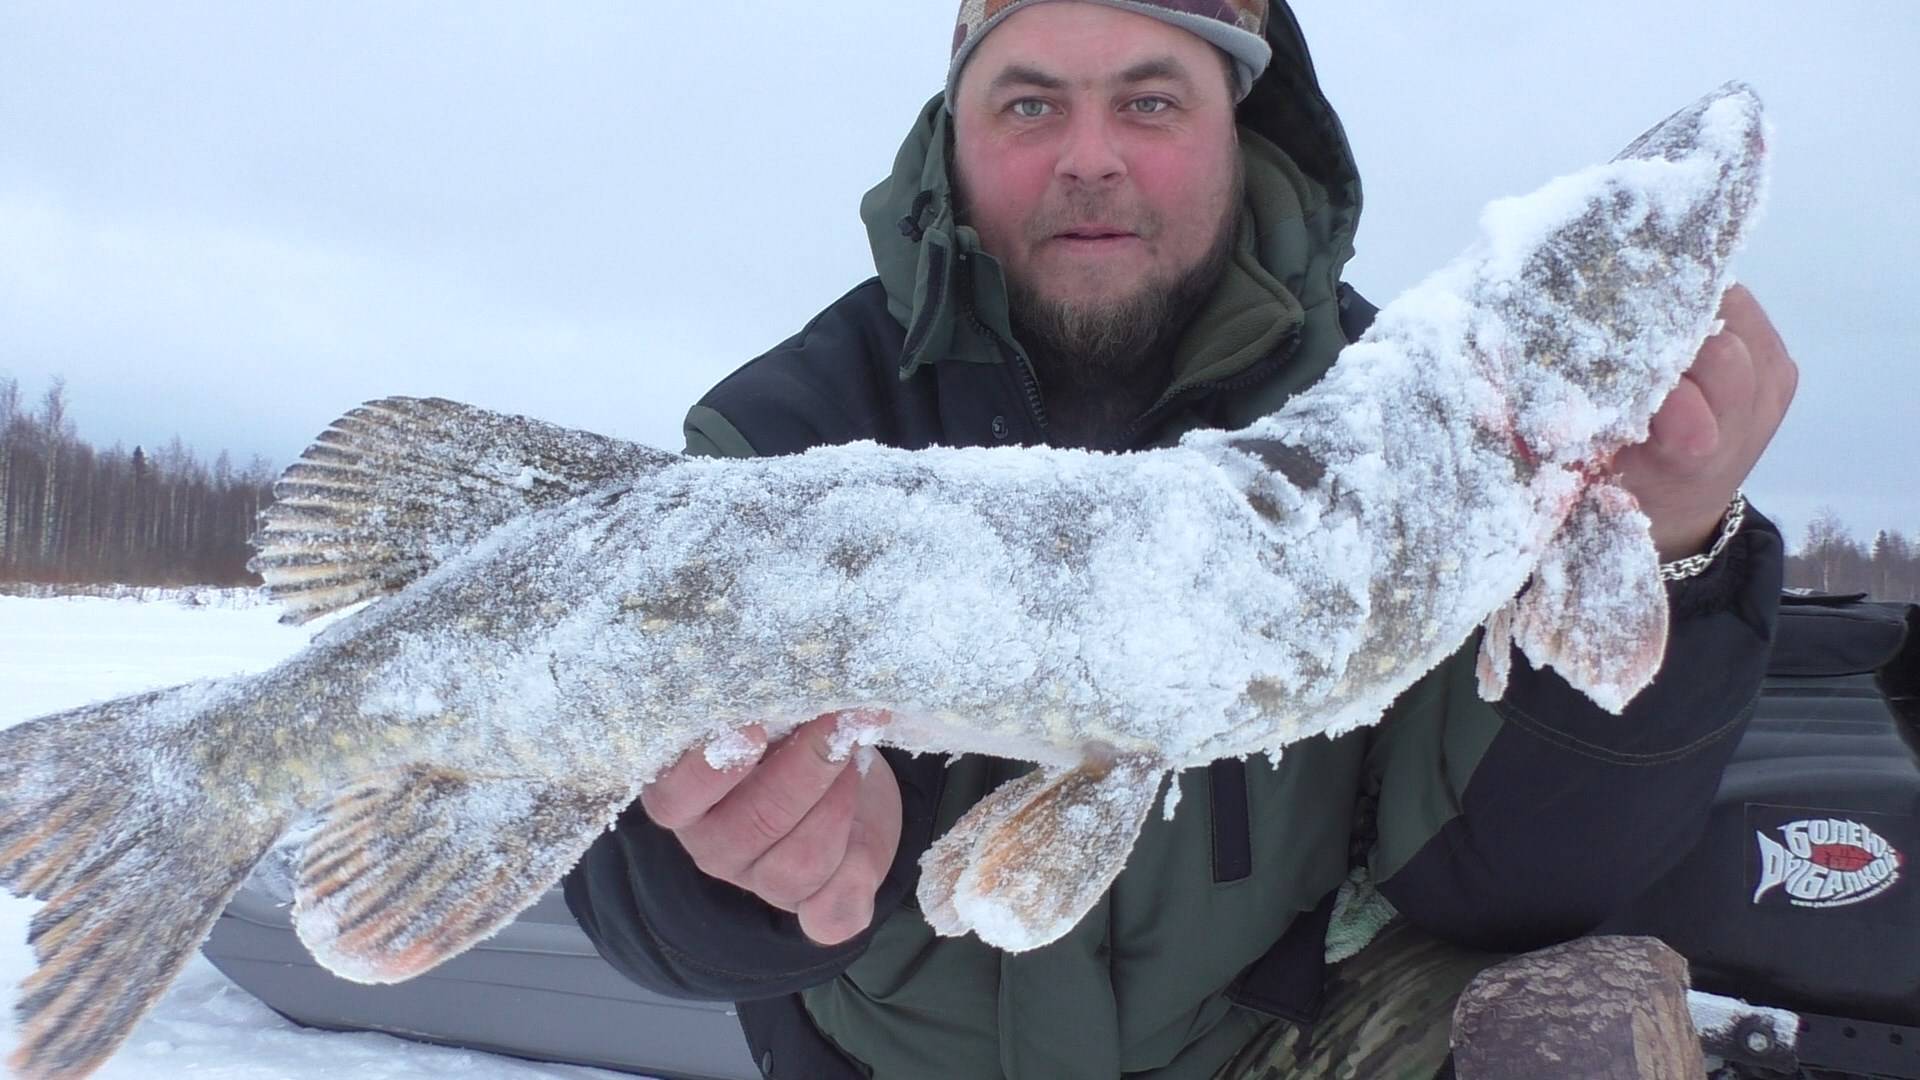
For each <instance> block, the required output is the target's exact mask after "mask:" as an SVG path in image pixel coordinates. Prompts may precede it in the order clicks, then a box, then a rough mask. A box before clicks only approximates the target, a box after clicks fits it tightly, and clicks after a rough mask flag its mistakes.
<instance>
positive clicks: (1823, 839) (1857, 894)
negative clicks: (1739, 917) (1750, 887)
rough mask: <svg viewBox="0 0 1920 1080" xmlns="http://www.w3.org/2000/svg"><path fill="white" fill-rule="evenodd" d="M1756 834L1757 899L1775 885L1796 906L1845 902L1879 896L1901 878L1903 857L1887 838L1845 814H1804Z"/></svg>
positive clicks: (1844, 905) (1755, 898)
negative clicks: (1844, 815)
mask: <svg viewBox="0 0 1920 1080" xmlns="http://www.w3.org/2000/svg"><path fill="white" fill-rule="evenodd" d="M1770 831H1772V832H1777V833H1778V834H1779V836H1780V838H1779V839H1778V840H1776V839H1774V838H1773V837H1771V836H1768V835H1767V832H1764V831H1763V832H1756V833H1754V834H1753V835H1754V839H1755V840H1756V841H1757V842H1758V843H1759V846H1760V881H1759V885H1758V886H1757V887H1756V888H1755V889H1754V892H1753V902H1754V903H1756V904H1758V903H1760V902H1761V900H1762V899H1763V898H1765V897H1766V895H1767V894H1768V893H1770V892H1772V891H1773V890H1775V889H1780V890H1781V891H1782V893H1783V894H1784V896H1783V898H1784V899H1785V900H1786V901H1787V903H1789V904H1791V905H1793V906H1794V907H1801V908H1837V907H1848V906H1850V905H1853V904H1858V903H1860V902H1862V901H1864V900H1871V899H1872V898H1874V897H1876V896H1879V895H1881V894H1882V893H1884V892H1886V891H1887V890H1888V889H1891V888H1893V886H1894V885H1895V884H1897V883H1898V882H1899V880H1900V868H1901V865H1902V864H1903V863H1904V862H1905V861H1906V859H1905V857H1904V856H1903V855H1901V853H1900V850H1899V849H1898V848H1896V847H1894V846H1893V845H1892V844H1891V843H1888V842H1887V839H1886V838H1885V837H1883V836H1881V835H1880V834H1879V833H1877V832H1875V831H1873V830H1872V829H1871V828H1868V827H1867V826H1865V825H1862V824H1861V823H1860V822H1858V821H1853V820H1850V819H1847V818H1839V817H1828V818H1802V819H1799V820H1796V821H1789V822H1786V823H1784V824H1782V825H1779V826H1776V827H1775V828H1774V829H1772V830H1770Z"/></svg>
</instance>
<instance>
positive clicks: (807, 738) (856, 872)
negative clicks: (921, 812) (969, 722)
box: [640, 715, 900, 945]
mask: <svg viewBox="0 0 1920 1080" xmlns="http://www.w3.org/2000/svg"><path fill="white" fill-rule="evenodd" d="M837 723H838V718H837V717H836V716H834V715H828V716H822V717H819V718H818V719H815V720H813V721H811V722H809V723H807V724H803V725H801V726H800V727H799V728H796V729H795V730H794V731H793V733H792V734H790V735H788V736H787V737H786V738H785V739H782V740H781V741H780V742H779V743H778V744H776V745H774V746H773V747H772V748H771V749H768V750H766V752H765V753H764V754H763V755H762V756H761V757H760V759H759V760H758V761H757V762H754V763H752V764H748V765H742V766H738V767H736V768H732V769H727V770H725V771H721V770H717V769H715V768H713V766H711V765H708V764H707V761H706V756H705V753H704V751H701V750H694V751H691V752H689V753H688V754H687V755H686V756H685V757H683V758H681V759H680V760H679V761H678V762H677V763H675V765H674V766H673V767H672V768H670V769H668V770H667V771H666V772H664V773H662V774H661V775H660V778H659V779H657V780H655V781H654V782H653V783H651V784H648V785H647V786H646V788H645V789H644V790H643V791H641V793H640V802H641V805H642V806H643V807H645V809H646V811H647V816H649V817H651V818H652V819H653V820H654V822H655V823H656V824H658V825H660V826H661V827H663V828H666V829H670V830H672V831H673V833H674V835H675V836H677V837H679V839H680V843H681V844H682V845H683V846H684V847H685V848H686V849H687V853H688V854H690V855H692V856H693V861H694V865H696V866H698V867H699V868H700V869H701V870H703V871H705V872H706V873H708V874H711V875H712V876H714V877H717V878H719V879H720V880H722V881H727V882H731V883H733V884H735V885H738V886H740V887H741V888H743V889H745V890H747V891H748V892H750V893H753V894H754V895H755V896H758V897H759V898H760V899H762V900H764V901H766V902H767V903H769V904H771V905H773V906H774V907H777V908H780V909H781V910H783V911H791V912H793V913H794V914H796V915H798V916H799V917H800V928H801V929H802V930H804V931H806V934H807V936H808V937H810V938H812V939H813V940H814V941H817V942H819V943H820V944H822V945H838V944H839V943H841V942H843V941H845V940H847V939H848V938H850V937H853V936H854V935H855V934H858V933H859V932H861V931H862V930H865V929H866V928H867V926H868V925H869V924H870V923H872V922H873V901H874V894H875V893H876V892H878V891H879V888H880V883H881V881H883V880H884V879H885V878H886V876H887V870H888V869H889V868H891V867H892V866H893V855H894V851H895V850H896V849H897V848H898V847H899V846H900V785H899V783H898V782H897V781H896V780H895V779H894V777H893V769H892V767H891V766H889V765H888V764H887V763H886V760H885V759H883V758H881V757H879V756H878V755H875V756H874V758H873V765H872V767H871V768H869V769H868V770H867V771H866V773H865V774H864V775H862V774H861V772H860V770H859V769H858V768H856V767H854V764H853V760H852V759H851V758H849V759H847V760H844V761H831V760H829V759H828V743H829V740H830V739H831V738H832V736H833V732H834V729H835V727H836V726H837ZM746 734H747V737H748V738H749V739H752V740H753V741H754V742H755V744H756V745H757V746H762V747H764V746H765V744H766V733H765V732H764V731H763V730H762V729H760V728H758V727H755V728H751V729H749V730H748V731H747V733H746Z"/></svg>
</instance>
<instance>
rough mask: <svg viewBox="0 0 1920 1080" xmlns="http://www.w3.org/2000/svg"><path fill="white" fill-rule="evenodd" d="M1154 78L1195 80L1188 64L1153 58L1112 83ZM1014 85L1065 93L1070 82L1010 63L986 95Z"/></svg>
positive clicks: (1024, 65) (1125, 84)
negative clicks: (1188, 69) (1188, 70)
mask: <svg viewBox="0 0 1920 1080" xmlns="http://www.w3.org/2000/svg"><path fill="white" fill-rule="evenodd" d="M1155 79H1170V80H1173V81H1176V82H1188V83H1190V82H1192V81H1193V76H1192V75H1190V74H1189V73H1188V72H1187V67H1186V65H1185V64H1182V63H1181V62H1180V61H1178V60H1176V59H1174V58H1173V57H1171V56H1156V57H1153V58H1152V59H1148V60H1142V61H1140V62H1139V63H1136V64H1134V65H1133V66H1132V67H1129V68H1127V69H1126V70H1124V71H1122V72H1120V74H1118V75H1116V76H1114V78H1113V82H1115V83H1118V84H1120V85H1122V86H1131V85H1133V84H1135V83H1143V82H1151V81H1153V80H1155ZM1015 86H1032V87H1038V88H1039V89H1041V90H1064V89H1066V88H1067V80H1065V79H1063V78H1061V77H1060V76H1058V75H1050V74H1048V73H1047V72H1045V71H1042V70H1040V69H1039V68H1036V67H1029V66H1028V65H1026V64H1009V65H1008V66H1007V67H1005V68H1003V69H1002V70H1001V72H1000V73H999V74H998V75H995V76H994V77H993V82H991V83H989V84H988V86H987V92H988V93H998V92H999V91H1001V90H1005V89H1007V88H1008V87H1015Z"/></svg>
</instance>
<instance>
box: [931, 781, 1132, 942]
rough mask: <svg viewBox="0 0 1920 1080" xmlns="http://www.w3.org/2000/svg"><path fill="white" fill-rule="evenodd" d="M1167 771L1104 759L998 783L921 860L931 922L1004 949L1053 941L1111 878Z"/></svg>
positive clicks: (944, 930) (1084, 911)
mask: <svg viewBox="0 0 1920 1080" xmlns="http://www.w3.org/2000/svg"><path fill="white" fill-rule="evenodd" d="M1168 771H1169V770H1168V768H1167V765H1166V763H1165V762H1163V761H1161V760H1159V759H1158V758H1157V757H1154V756H1151V755H1147V754H1118V755H1111V756H1106V755H1103V756H1101V757H1099V758H1098V759H1097V760H1089V761H1087V762H1086V763H1084V764H1082V765H1080V766H1078V767H1076V768H1073V769H1067V770H1064V771H1053V772H1043V771H1039V770H1036V771H1034V772H1032V773H1029V774H1027V775H1026V776H1023V777H1020V778H1018V779H1016V780H1012V781H1009V782H1007V783H1006V784H1003V785H1002V786H1001V787H1000V788H998V789H997V790H995V791H994V792H993V793H991V794H990V795H988V796H987V797H986V798H985V799H983V800H981V801H980V802H979V803H978V804H976V805H975V806H974V807H973V809H972V810H969V811H968V812H967V813H966V814H965V815H964V816H963V817H961V819H960V820H959V821H958V822H956V823H955V824H954V826H953V828H952V829H950V830H948V832H947V834H946V835H945V836H942V837H941V838H940V839H939V840H938V841H937V842H935V843H934V845H933V847H932V848H930V849H929V850H928V851H927V853H926V855H924V856H922V857H921V861H920V866H921V878H920V891H919V898H920V906H921V911H922V912H923V913H924V914H925V915H926V917H927V921H928V923H929V925H931V926H932V927H933V928H934V929H935V930H936V931H938V932H939V933H942V934H946V935H949V936H954V935H959V934H964V933H966V932H967V931H969V930H971V931H973V932H974V933H976V934H978V935H980V939H981V940H982V941H985V942H986V943H987V944H989V945H993V946H995V947H997V948H1001V949H1005V950H1007V951H1008V952H1022V951H1025V950H1027V949H1033V948H1038V947H1039V946H1041V945H1045V944H1047V943H1048V942H1050V941H1053V940H1055V939H1057V938H1059V937H1060V936H1061V935H1062V934H1065V933H1066V932H1067V931H1068V930H1070V929H1072V928H1073V926H1074V925H1075V924H1076V923H1078V922H1079V921H1080V920H1081V919H1082V918H1083V917H1085V915H1086V914H1087V912H1088V911H1090V910H1092V908H1093V906H1094V905H1095V904H1096V903H1098V902H1099V900H1100V897H1101V896H1102V895H1104V894H1105V893H1106V891H1107V888H1108V886H1110V885H1112V884H1113V879H1114V878H1115V877H1118V876H1119V874H1120V870H1121V868H1122V867H1124V866H1125V865H1126V863H1127V856H1128V855H1129V854H1131V853H1132V851H1133V845H1134V842H1135V840H1137V839H1138V838H1139V835H1140V827H1141V825H1142V823H1144V822H1145V821H1146V818H1147V814H1148V812H1149V811H1150V810H1152V808H1153V805H1154V802H1155V801H1156V800H1157V799H1158V797H1159V794H1160V785H1161V783H1162V782H1163V781H1164V780H1165V779H1166V776H1167V773H1168Z"/></svg>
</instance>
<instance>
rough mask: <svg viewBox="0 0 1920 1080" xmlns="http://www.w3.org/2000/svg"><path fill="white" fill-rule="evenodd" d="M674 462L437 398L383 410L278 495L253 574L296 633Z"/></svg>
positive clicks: (351, 427)
mask: <svg viewBox="0 0 1920 1080" xmlns="http://www.w3.org/2000/svg"><path fill="white" fill-rule="evenodd" d="M677 460H679V455H677V454H669V453H667V452H665V451H662V450H654V449H652V448H650V447H645V446H640V445H637V444H634V443H629V442H622V441H621V440H619V439H610V438H607V437H605V436H602V435H594V434H591V433H589V432H584V431H572V430H569V429H567V428H562V427H558V426H555V425H553V424H547V423H542V422H540V421H538V420H529V419H527V418H526V417H523V416H508V415H506V414H504V413H496V412H489V411H487V410H485V409H479V408H475V407H473V406H471V405H462V404H459V403H458V402H453V401H445V400H441V399H438V398H426V399H421V398H404V397H395V398H386V399H383V400H380V401H370V402H368V403H366V404H365V405H362V406H360V407H359V408H357V409H354V410H353V411H352V412H349V413H347V414H346V415H345V416H342V417H341V418H340V419H338V420H336V421H334V422H333V424H332V426H330V427H328V428H327V430H326V431H324V432H322V433H321V434H320V436H319V438H318V439H317V440H315V442H314V444H313V445H312V446H310V447H308V448H307V451H306V453H304V454H302V455H301V456H300V460H298V461H296V462H294V463H293V464H292V465H291V466H289V467H288V468H287V471H286V472H285V473H283V474H282V475H281V477H280V479H279V481H278V482H276V483H275V484H274V487H273V494H274V502H273V504H272V505H271V506H269V507H267V509H266V510H264V511H263V512H262V513H261V515H260V528H259V531H258V533H256V535H255V537H254V546H255V549H256V551H257V552H258V554H256V555H255V556H254V559H253V561H252V562H251V563H249V564H248V566H249V568H250V569H252V570H254V571H255V572H256V573H258V574H259V575H260V576H261V577H262V578H264V579H265V580H266V583H267V589H268V592H269V593H270V594H271V595H272V596H273V598H274V599H275V600H277V601H279V602H280V603H281V605H282V606H283V607H284V608H285V609H286V615H285V616H284V617H283V618H282V620H281V621H282V622H289V623H301V622H306V621H308V620H311V619H314V618H318V617H319V616H321V615H325V614H327V613H328V612H331V611H337V610H339V609H341V608H344V607H347V606H349V605H351V604H356V603H359V602H360V601H362V600H365V599H368V598H370V597H376V596H382V595H385V594H387V593H391V592H397V591H399V590H400V589H402V588H404V587H405V586H406V585H407V583H408V582H411V581H413V580H415V579H416V578H419V577H420V576H421V575H423V574H426V573H427V572H428V571H430V570H432V569H433V568H434V567H435V566H437V565H439V564H440V563H441V562H443V561H445V560H446V559H447V558H448V557H450V556H452V555H455V554H458V553H459V552H461V551H464V550H466V549H467V548H469V547H471V546H472V545H473V544H474V543H476V542H477V541H478V540H479V539H480V538H481V537H482V536H484V535H486V533H487V532H489V531H490V530H492V529H493V528H494V527H496V526H498V525H500V524H502V523H504V522H506V521H509V520H511V519H513V518H515V517H518V516H520V515H521V514H524V513H527V512H528V511H531V510H538V509H540V508H542V507H546V506H554V505H558V504H560V503H563V502H565V501H567V500H568V499H571V498H574V497H575V496H578V495H583V494H586V493H588V492H590V491H594V490H598V489H600V488H604V487H607V486H609V485H611V484H613V483H615V482H617V481H619V480H621V479H624V478H631V477H638V476H640V475H643V474H645V473H647V472H649V471H652V470H654V469H658V468H660V467H662V466H665V465H667V464H670V463H672V462H674V461H677Z"/></svg>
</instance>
